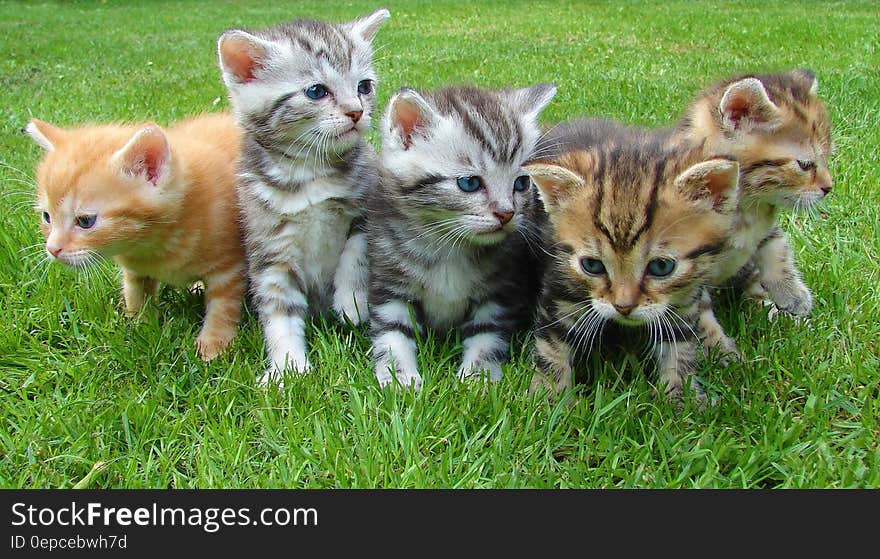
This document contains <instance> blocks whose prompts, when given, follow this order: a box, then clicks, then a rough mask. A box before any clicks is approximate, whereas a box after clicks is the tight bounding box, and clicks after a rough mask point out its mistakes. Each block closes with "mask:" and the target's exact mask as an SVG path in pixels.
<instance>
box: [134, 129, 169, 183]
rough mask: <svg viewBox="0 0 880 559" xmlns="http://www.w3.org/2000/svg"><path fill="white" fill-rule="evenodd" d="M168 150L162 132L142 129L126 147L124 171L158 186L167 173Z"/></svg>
mask: <svg viewBox="0 0 880 559" xmlns="http://www.w3.org/2000/svg"><path fill="white" fill-rule="evenodd" d="M168 150H169V148H168V143H167V141H166V140H165V135H164V134H162V133H161V132H160V131H159V130H158V129H149V128H147V129H144V130H143V131H141V132H140V133H139V134H138V136H137V137H136V138H135V140H134V142H133V143H132V144H131V145H129V146H128V147H127V149H126V152H125V156H124V161H125V162H126V163H125V164H124V165H125V172H126V173H128V174H131V175H133V176H136V177H142V178H144V179H145V180H146V181H147V182H149V183H150V184H152V185H153V186H158V185H159V182H160V181H162V180H163V179H164V178H165V177H164V175H165V174H166V173H167V167H168V166H167V163H168V157H169V156H170V153H169V151H168Z"/></svg>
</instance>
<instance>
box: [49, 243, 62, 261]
mask: <svg viewBox="0 0 880 559" xmlns="http://www.w3.org/2000/svg"><path fill="white" fill-rule="evenodd" d="M46 250H48V251H49V254H51V255H52V256H54V257H55V258H58V255H59V254H61V247H53V246H49V247H46Z"/></svg>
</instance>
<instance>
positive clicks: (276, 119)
mask: <svg viewBox="0 0 880 559" xmlns="http://www.w3.org/2000/svg"><path fill="white" fill-rule="evenodd" d="M389 15H390V14H389V12H388V10H386V9H384V8H383V9H379V10H377V11H375V12H373V13H372V14H370V15H369V16H366V17H363V18H360V19H357V20H355V21H353V22H349V23H330V22H324V21H314V20H295V21H291V22H288V23H283V24H280V25H277V26H275V27H272V28H269V29H265V30H261V31H255V32H245V31H242V30H239V29H234V30H229V31H226V32H225V33H223V34H222V35H221V36H220V39H219V41H218V51H219V57H220V66H221V69H222V72H223V81H224V82H225V83H226V85H227V87H228V89H229V97H230V101H231V104H232V107H233V111H234V112H235V115H236V118H237V120H238V122H239V124H240V125H241V126H242V128H243V129H244V133H245V136H244V145H243V149H242V156H241V161H240V169H239V185H238V194H239V199H240V203H241V206H242V221H243V224H242V225H243V233H244V237H245V252H246V256H247V260H248V279H249V282H250V290H251V295H252V297H253V301H254V303H255V307H256V309H257V312H258V314H259V317H260V322H261V324H262V327H263V335H264V338H265V344H266V351H267V353H268V357H269V367H268V369H267V370H266V371H265V372H264V373H263V376H262V378H261V379H260V383H261V384H266V383H268V382H275V381H280V377H281V375H282V374H283V372H284V371H285V370H290V369H292V370H295V371H296V372H299V373H303V372H305V371H307V370H308V369H309V360H308V356H307V347H306V336H305V329H306V323H305V319H306V317H307V315H308V311H309V310H313V311H315V310H317V311H320V310H324V309H327V308H328V307H329V306H331V305H332V307H333V309H334V310H335V311H336V312H337V313H338V314H340V315H342V316H344V317H347V318H348V319H350V320H352V321H353V322H358V321H359V320H363V319H365V313H364V311H365V309H366V281H367V270H366V236H365V233H364V232H363V230H362V218H363V215H362V214H363V196H364V194H365V193H366V192H367V191H368V190H370V189H372V188H373V187H374V185H375V184H376V182H377V180H378V174H377V170H376V165H377V161H376V154H375V151H374V150H373V148H372V147H371V146H370V145H369V144H368V143H367V141H366V140H365V139H364V133H365V131H366V130H367V129H368V128H369V126H370V120H371V116H372V113H373V110H374V109H375V106H376V94H375V83H376V73H375V72H374V70H373V67H372V49H371V44H370V43H371V41H372V39H373V36H374V35H375V33H376V31H377V30H378V28H379V26H380V24H381V23H382V22H383V21H385V19H387V18H388V17H389Z"/></svg>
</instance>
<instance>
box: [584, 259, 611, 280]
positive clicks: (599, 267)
mask: <svg viewBox="0 0 880 559" xmlns="http://www.w3.org/2000/svg"><path fill="white" fill-rule="evenodd" d="M581 268H583V269H584V271H585V272H586V273H588V274H590V275H592V276H600V275H602V274H604V273H605V264H602V261H601V260H598V259H596V258H581Z"/></svg>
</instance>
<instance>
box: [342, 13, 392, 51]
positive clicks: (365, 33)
mask: <svg viewBox="0 0 880 559" xmlns="http://www.w3.org/2000/svg"><path fill="white" fill-rule="evenodd" d="M389 17H391V12H389V11H388V10H387V9H386V8H379V9H378V10H376V11H375V12H373V13H372V14H370V15H368V16H365V17H362V18H359V19H356V20H354V21H353V22H351V23H350V24H349V25H350V26H351V30H352V31H353V32H354V33H355V34H356V35H360V36H361V37H363V39H364V41H366V42H368V43H369V42H370V41H372V40H373V37H374V36H375V35H376V31H378V30H379V26H380V25H382V23H384V21H385V20H386V19H388V18H389Z"/></svg>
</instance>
